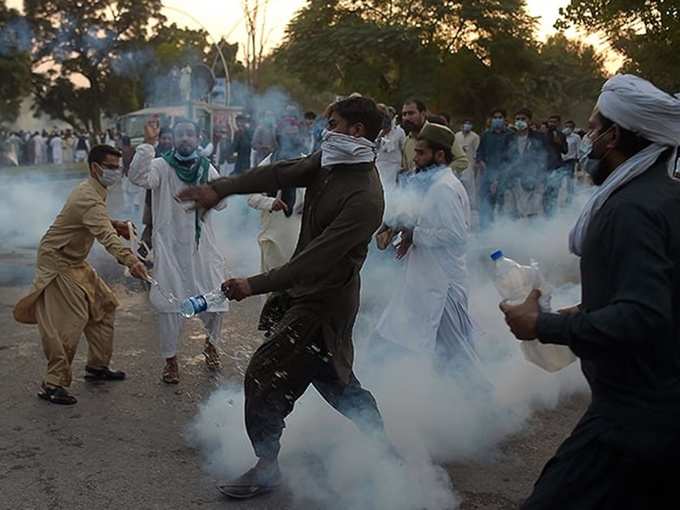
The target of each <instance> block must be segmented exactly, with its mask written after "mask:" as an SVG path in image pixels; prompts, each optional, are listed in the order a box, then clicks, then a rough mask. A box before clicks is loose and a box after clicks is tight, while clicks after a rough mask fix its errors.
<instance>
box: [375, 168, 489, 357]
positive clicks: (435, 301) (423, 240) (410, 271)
mask: <svg viewBox="0 0 680 510" xmlns="http://www.w3.org/2000/svg"><path fill="white" fill-rule="evenodd" d="M429 172H432V173H433V174H432V175H431V176H430V185H429V187H428V188H427V189H424V190H422V192H420V193H419V194H418V195H417V198H419V200H417V204H418V205H417V207H416V210H415V221H414V223H413V245H412V246H411V248H410V250H409V252H408V253H407V255H406V257H405V258H404V260H403V262H404V263H405V264H406V267H405V275H404V278H403V279H402V280H401V285H400V287H399V288H398V289H396V291H395V292H394V294H393V295H392V299H391V300H390V303H389V305H388V306H387V308H386V309H385V311H384V313H383V315H382V317H381V318H380V320H379V321H378V325H377V329H376V333H377V336H378V337H379V338H382V339H384V340H388V341H391V342H394V343H397V344H399V345H401V346H403V347H406V348H407V349H409V350H411V351H416V352H425V353H431V354H435V353H436V354H437V357H441V358H444V359H446V360H451V361H456V362H460V361H463V362H465V361H473V362H477V361H478V358H477V354H476V353H475V349H474V347H473V343H472V332H473V326H472V321H471V319H470V315H469V313H468V296H467V288H466V284H467V269H466V265H465V252H466V244H467V240H468V235H469V228H470V202H469V199H468V196H467V192H466V191H465V188H464V186H463V184H462V183H461V182H460V180H459V179H458V178H457V177H456V176H455V175H454V174H453V172H452V171H451V169H450V168H449V167H438V168H434V169H432V170H428V171H427V173H429ZM416 175H418V174H416ZM407 186H408V184H407ZM402 199H405V198H404V197H402ZM398 200H399V199H398ZM406 200H408V199H406ZM411 200H413V197H412V198H411ZM461 357H464V358H466V359H463V358H461Z"/></svg>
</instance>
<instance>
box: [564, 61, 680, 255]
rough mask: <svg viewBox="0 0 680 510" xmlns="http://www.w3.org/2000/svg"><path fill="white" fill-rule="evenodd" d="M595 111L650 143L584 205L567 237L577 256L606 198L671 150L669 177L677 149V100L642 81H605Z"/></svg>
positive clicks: (618, 78)
mask: <svg viewBox="0 0 680 510" xmlns="http://www.w3.org/2000/svg"><path fill="white" fill-rule="evenodd" d="M597 109H598V111H599V112H600V113H601V114H602V115H603V116H605V117H606V118H608V119H609V120H611V121H612V122H614V124H616V125H618V126H621V127H622V128H624V129H627V130H629V131H632V132H634V133H636V134H638V135H639V136H641V137H642V138H644V139H646V140H649V141H651V142H653V143H652V144H651V145H649V146H648V147H646V148H645V149H643V150H641V151H640V152H638V153H637V154H635V155H634V156H632V157H630V158H629V159H627V160H626V161H625V162H623V163H622V164H621V165H619V166H618V167H617V168H616V169H615V170H614V171H613V172H612V173H611V174H610V175H609V177H607V179H606V180H605V181H604V183H602V185H601V186H600V187H599V188H598V189H597V191H595V193H593V196H591V197H590V199H589V200H588V202H587V203H586V205H585V207H584V208H583V211H582V212H581V216H580V217H579V219H578V221H577V222H576V225H575V226H574V228H573V229H572V230H571V232H570V234H569V249H570V250H571V252H572V253H574V254H575V255H579V256H580V255H581V253H582V250H583V241H584V239H585V236H586V234H587V233H588V226H589V225H590V222H591V221H592V218H593V217H594V216H595V214H597V212H598V211H599V210H600V209H601V208H602V206H603V205H604V204H605V202H606V201H607V200H608V199H609V197H610V196H611V195H612V194H613V193H614V192H615V191H616V190H617V189H619V188H621V187H622V186H624V185H626V184H627V183H629V182H630V181H632V180H633V179H635V178H636V177H637V176H639V175H641V174H642V173H644V172H646V171H647V170H648V169H649V168H650V167H651V166H652V165H654V163H656V161H657V160H658V159H659V156H661V154H663V153H664V152H665V151H667V150H668V149H669V148H670V149H673V150H672V154H671V156H670V158H669V160H668V172H669V174H671V175H672V173H673V170H674V169H675V163H676V159H677V151H678V145H680V99H679V98H678V97H677V96H672V95H671V94H668V93H666V92H663V91H662V90H659V89H658V88H656V87H655V86H654V85H652V84H651V83H649V82H648V81H646V80H643V79H642V78H639V77H637V76H634V75H632V74H620V75H616V76H614V77H613V78H610V79H609V80H607V82H606V83H605V84H604V86H603V87H602V93H601V94H600V97H599V99H598V100H597Z"/></svg>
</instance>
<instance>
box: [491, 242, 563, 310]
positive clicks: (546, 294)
mask: <svg viewBox="0 0 680 510" xmlns="http://www.w3.org/2000/svg"><path fill="white" fill-rule="evenodd" d="M491 260H493V261H494V262H495V263H496V275H495V278H494V284H495V286H496V289H498V293H499V294H500V295H501V297H502V298H503V300H505V301H507V302H508V303H510V304H513V305H516V304H519V303H522V302H524V300H525V299H526V298H527V296H528V295H529V294H531V291H532V290H534V289H539V290H540V291H541V298H540V305H541V309H542V310H543V311H549V310H550V289H549V288H548V286H547V285H546V284H545V281H544V279H543V275H542V274H541V271H540V269H539V267H538V263H536V262H532V264H531V265H530V266H523V265H521V264H518V263H517V262H515V261H514V260H512V259H509V258H507V257H505V256H504V255H503V252H502V251H500V250H498V251H495V252H493V253H492V254H491Z"/></svg>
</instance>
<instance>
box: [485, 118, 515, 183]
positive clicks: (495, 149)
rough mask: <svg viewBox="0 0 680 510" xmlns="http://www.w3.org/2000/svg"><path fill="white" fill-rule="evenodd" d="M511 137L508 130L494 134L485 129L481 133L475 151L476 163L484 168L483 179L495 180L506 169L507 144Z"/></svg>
mask: <svg viewBox="0 0 680 510" xmlns="http://www.w3.org/2000/svg"><path fill="white" fill-rule="evenodd" d="M511 137H512V132H510V130H509V129H503V130H502V131H499V132H496V131H493V130H491V129H487V130H486V131H484V133H482V136H481V138H480V141H479V149H478V150H477V161H481V162H483V163H484V165H485V166H486V169H485V171H484V174H483V176H482V178H483V179H496V178H497V177H498V176H499V174H500V173H501V172H503V170H504V169H505V168H506V166H505V165H506V157H507V153H508V143H509V142H510V138H511Z"/></svg>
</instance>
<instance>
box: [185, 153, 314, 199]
mask: <svg viewBox="0 0 680 510" xmlns="http://www.w3.org/2000/svg"><path fill="white" fill-rule="evenodd" d="M320 168H321V152H317V153H315V154H312V155H311V156H309V157H307V158H304V159H295V160H290V161H279V162H276V163H274V164H272V165H265V166H260V167H257V168H253V169H252V170H249V171H248V172H246V173H245V174H243V175H239V176H234V177H221V178H219V179H215V180H214V181H211V182H210V183H208V184H207V185H204V186H192V187H189V188H186V189H184V190H182V191H180V192H179V194H178V195H177V198H178V199H179V200H181V201H183V202H191V201H194V202H196V203H197V204H198V206H199V207H201V208H202V209H211V208H213V207H215V205H217V203H219V202H220V200H222V199H223V198H226V197H228V196H230V195H245V194H251V193H273V192H275V191H277V190H279V189H283V188H289V187H295V188H306V187H307V186H309V185H310V184H311V182H312V180H313V179H314V176H315V175H316V174H317V172H318V171H319V169H320Z"/></svg>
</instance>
